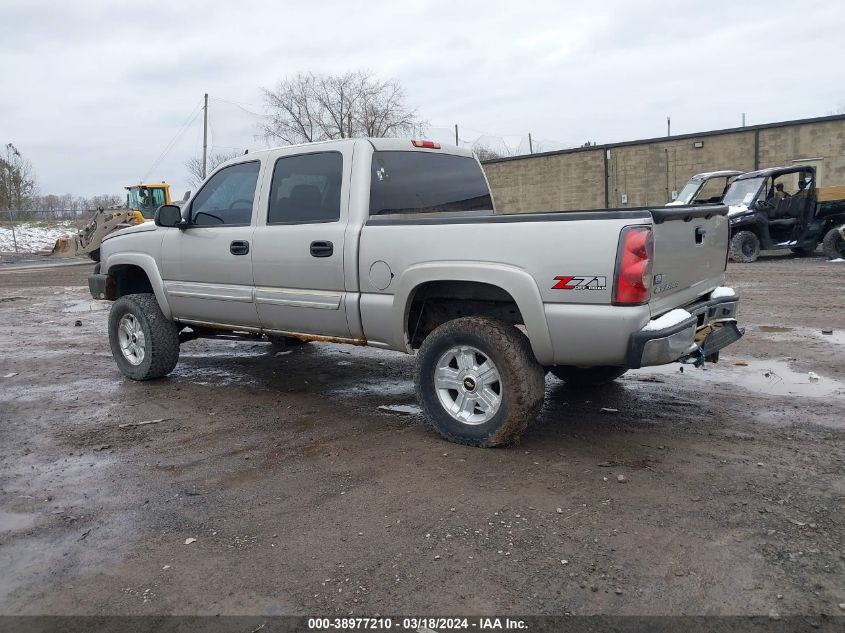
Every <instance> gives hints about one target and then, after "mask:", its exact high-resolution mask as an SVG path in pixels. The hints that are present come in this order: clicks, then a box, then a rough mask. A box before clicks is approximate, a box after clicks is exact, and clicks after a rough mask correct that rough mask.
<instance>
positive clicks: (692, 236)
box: [649, 205, 730, 315]
mask: <svg viewBox="0 0 845 633" xmlns="http://www.w3.org/2000/svg"><path fill="white" fill-rule="evenodd" d="M727 212H728V209H727V207H725V206H722V205H719V206H709V205H708V206H695V207H667V208H664V209H652V211H651V215H652V218H653V221H654V226H653V229H652V230H653V236H654V278H653V281H652V290H651V301H650V302H649V306H650V307H651V312H652V314H653V315H659V314H662V313H664V312H668V311H669V310H671V309H673V308H677V307H680V306H683V305H685V304H687V303H689V302H691V301H694V300H695V299H696V298H698V297H700V296H701V295H703V294H706V293H708V292H710V291H711V290H713V289H714V288H716V287H717V286H720V285H721V284H722V280H723V275H724V272H725V264H726V262H727V252H728V241H729V238H730V228H729V223H728V218H727Z"/></svg>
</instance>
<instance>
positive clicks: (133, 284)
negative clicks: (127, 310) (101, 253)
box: [103, 253, 172, 319]
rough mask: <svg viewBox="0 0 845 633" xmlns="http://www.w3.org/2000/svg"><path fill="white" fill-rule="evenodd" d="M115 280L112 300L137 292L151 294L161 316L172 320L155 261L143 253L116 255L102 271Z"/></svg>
mask: <svg viewBox="0 0 845 633" xmlns="http://www.w3.org/2000/svg"><path fill="white" fill-rule="evenodd" d="M103 273H106V274H108V275H110V276H112V277H114V279H115V287H116V294H115V296H114V299H119V298H120V297H122V296H123V295H126V294H133V293H137V292H151V293H153V294H154V295H155V298H156V301H158V305H159V308H161V312H162V314H164V316H165V317H167V318H168V319H170V318H172V312H171V310H170V304H169V303H168V302H167V295H166V294H165V292H164V282H163V281H162V279H161V274H160V273H159V271H158V266H157V265H156V262H155V259H153V258H152V257H151V256H150V255H146V254H144V253H118V254H115V255H112V256H111V257H109V259H108V269H106V270H103Z"/></svg>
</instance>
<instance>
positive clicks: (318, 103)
mask: <svg viewBox="0 0 845 633" xmlns="http://www.w3.org/2000/svg"><path fill="white" fill-rule="evenodd" d="M264 101H265V104H266V106H267V111H268V118H267V122H266V123H264V124H263V125H262V132H263V133H264V136H265V137H266V138H267V139H268V140H270V139H273V140H277V141H281V142H282V143H284V144H286V145H293V144H296V143H309V142H312V141H323V140H329V139H339V138H354V137H363V136H372V137H385V136H403V135H409V134H411V133H413V132H414V131H416V130H417V129H418V127H419V124H420V120H419V118H418V117H417V114H416V112H415V111H414V110H412V109H410V108H409V107H408V106H407V104H406V103H405V91H404V89H403V88H402V84H401V83H399V82H398V81H396V80H394V79H390V80H381V79H378V78H376V77H375V76H374V75H372V74H371V73H369V72H366V71H361V70H359V71H355V72H348V73H344V74H341V75H318V74H315V73H299V74H298V75H296V76H294V77H290V78H287V79H284V80H282V81H280V82H279V83H278V84H277V85H276V87H275V88H274V89H272V90H270V89H267V88H265V89H264Z"/></svg>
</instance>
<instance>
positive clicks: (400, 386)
mask: <svg viewBox="0 0 845 633" xmlns="http://www.w3.org/2000/svg"><path fill="white" fill-rule="evenodd" d="M323 393H324V394H326V395H337V396H360V395H372V396H382V397H384V396H405V395H413V393H414V382H413V381H412V380H383V381H379V382H372V383H365V384H361V383H356V384H353V385H344V386H342V387H333V388H331V389H328V390H326V391H324V392H323Z"/></svg>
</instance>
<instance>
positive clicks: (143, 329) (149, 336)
mask: <svg viewBox="0 0 845 633" xmlns="http://www.w3.org/2000/svg"><path fill="white" fill-rule="evenodd" d="M109 344H110V345H111V353H112V356H114V360H115V362H116V363H117V367H118V369H120V371H121V372H123V374H124V375H126V376H128V377H129V378H131V379H132V380H152V379H153V378H161V377H162V376H166V375H167V374H169V373H170V372H171V371H173V368H174V367H176V363H177V362H178V361H179V327H178V326H177V325H176V324H175V323H174V322H173V321H170V320H169V319H167V318H166V317H165V316H164V314H162V312H161V308H159V306H158V301H156V298H155V295H153V294H148V293H144V294H133V295H124V296H123V297H120V299H118V300H117V301H115V302H114V304H113V305H112V307H111V312H110V313H109Z"/></svg>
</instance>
